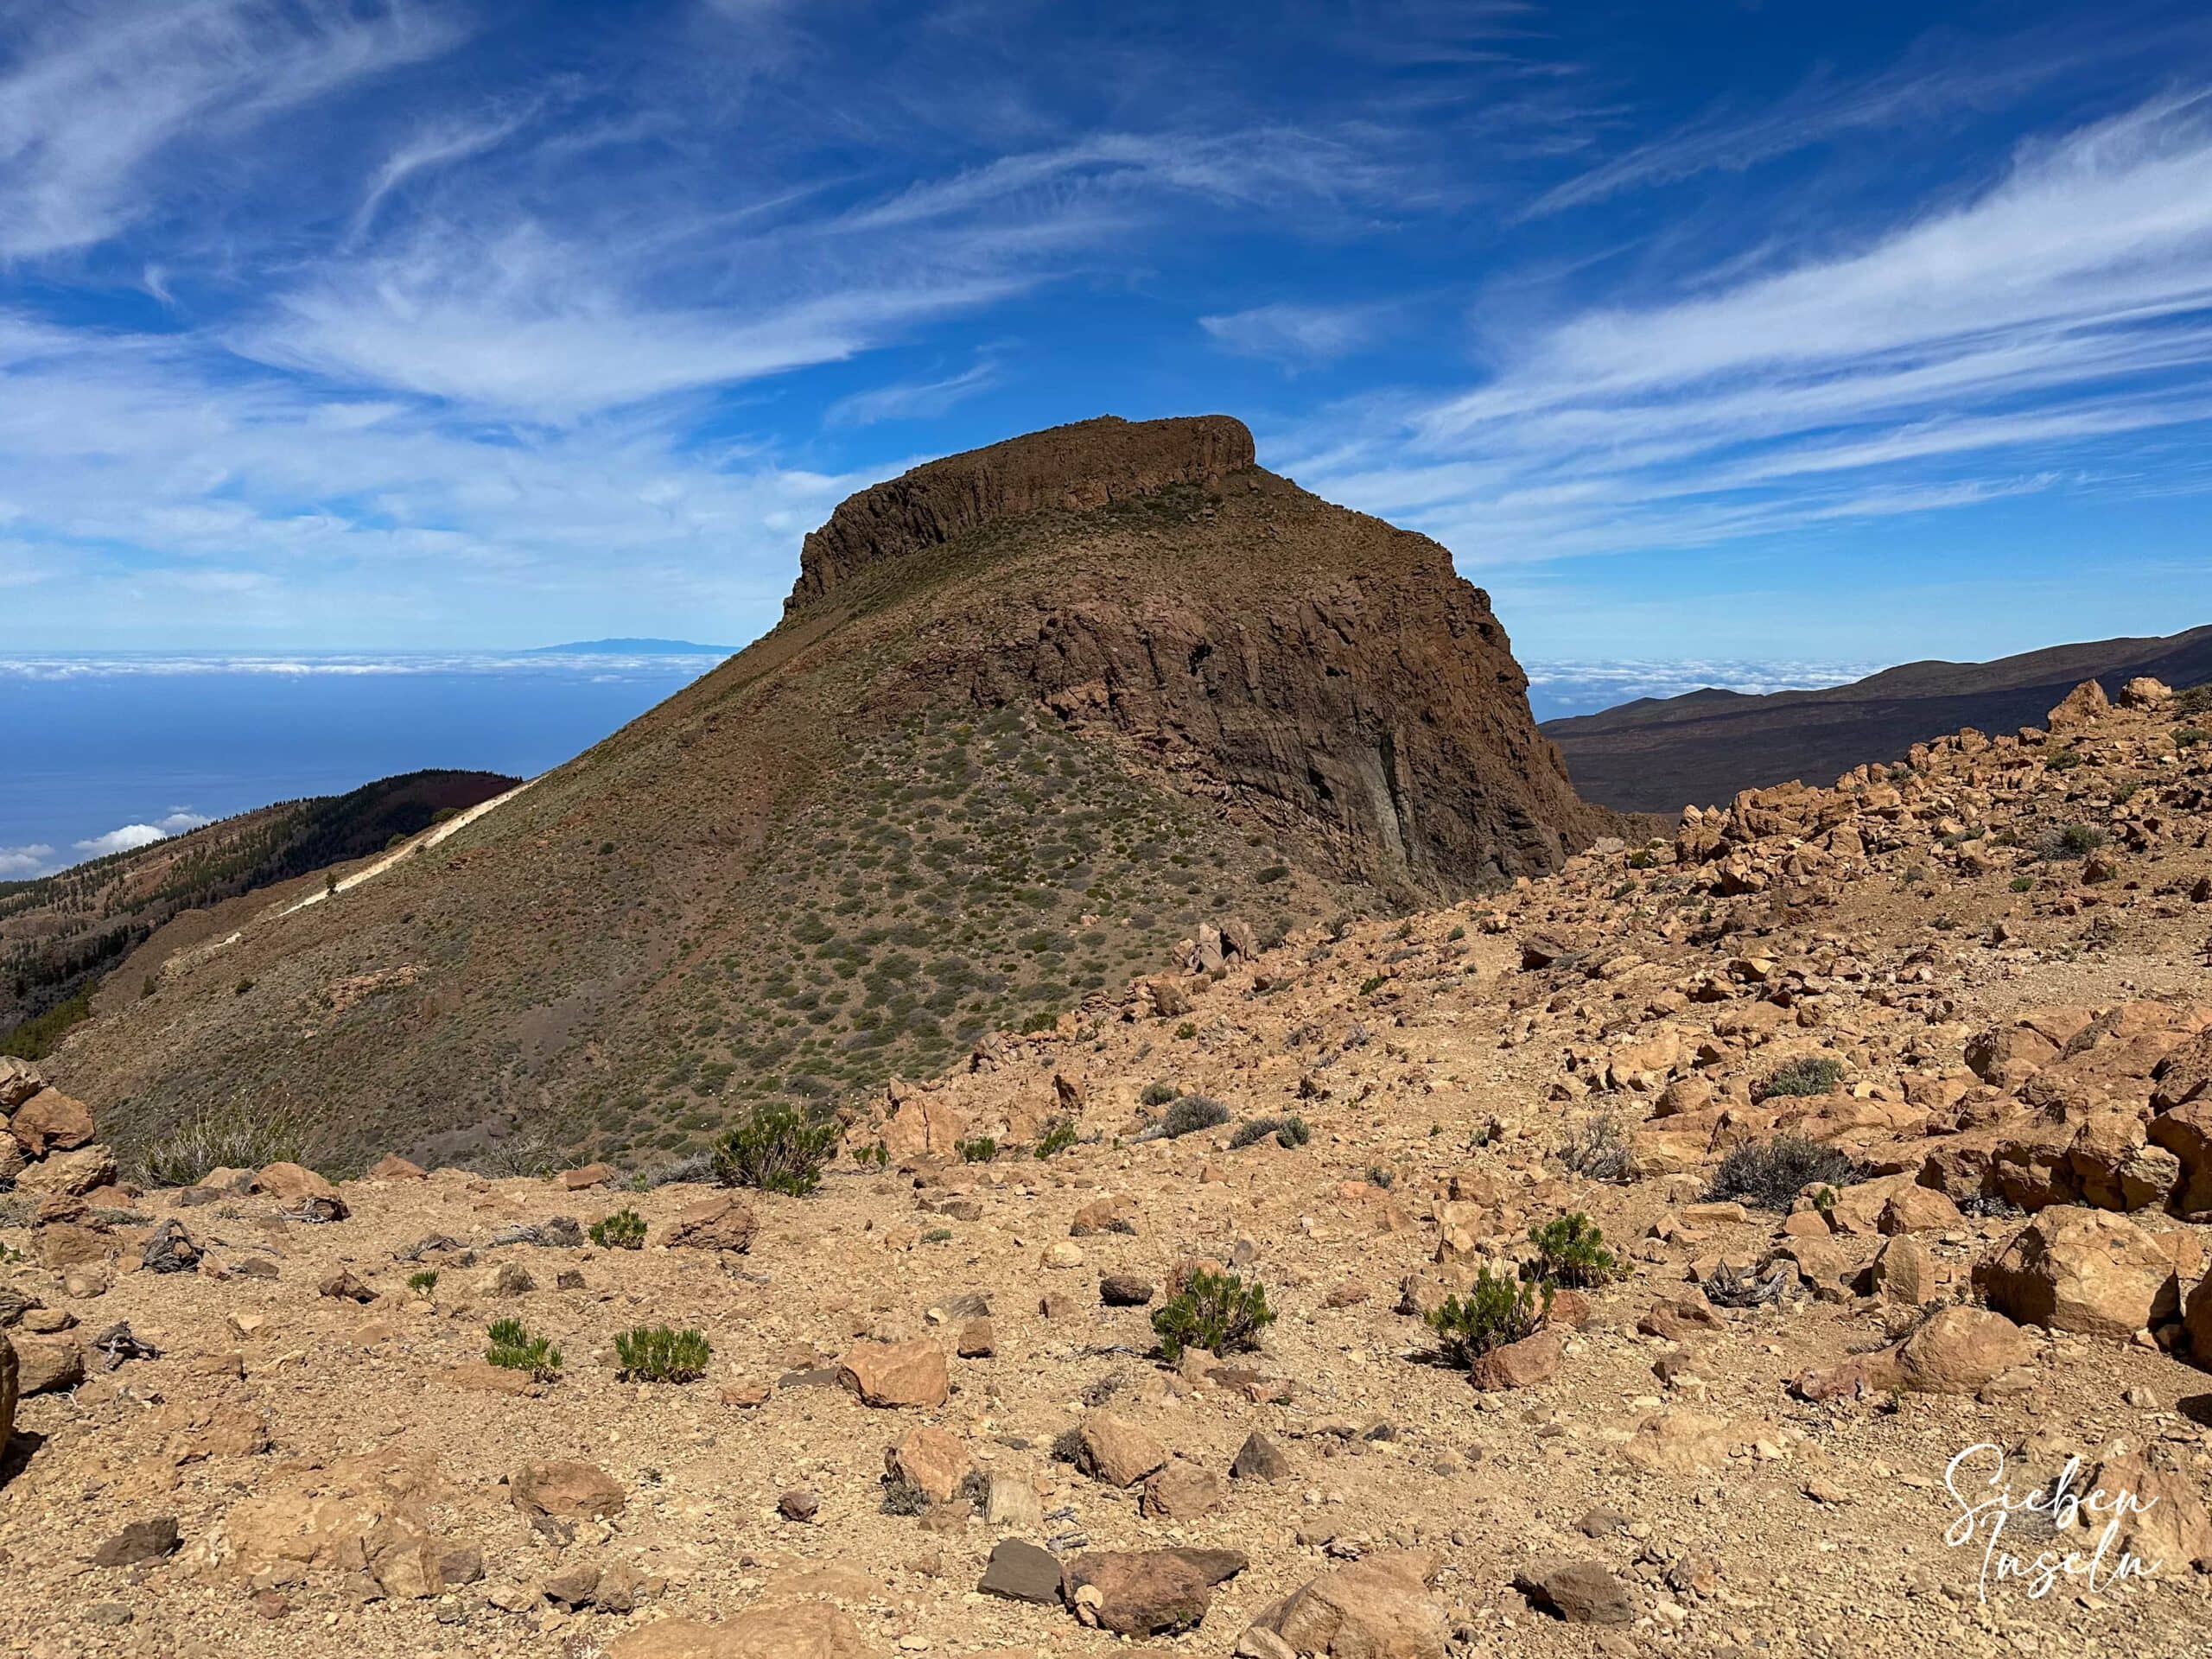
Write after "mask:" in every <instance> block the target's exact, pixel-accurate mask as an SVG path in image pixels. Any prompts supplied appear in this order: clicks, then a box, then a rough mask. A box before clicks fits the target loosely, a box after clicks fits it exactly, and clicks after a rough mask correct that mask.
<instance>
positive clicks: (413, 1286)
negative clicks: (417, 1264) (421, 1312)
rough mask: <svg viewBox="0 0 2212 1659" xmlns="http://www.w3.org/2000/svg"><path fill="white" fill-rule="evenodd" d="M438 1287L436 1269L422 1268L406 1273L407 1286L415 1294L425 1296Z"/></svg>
mask: <svg viewBox="0 0 2212 1659" xmlns="http://www.w3.org/2000/svg"><path fill="white" fill-rule="evenodd" d="M437 1287H438V1270H437V1269H436V1268H418V1269H417V1270H416V1271H415V1272H413V1273H410V1274H408V1275H407V1288H408V1289H410V1290H411V1291H413V1292H414V1293H415V1294H416V1295H417V1296H427V1295H429V1294H430V1293H431V1292H432V1291H434V1290H435V1289H436V1288H437Z"/></svg>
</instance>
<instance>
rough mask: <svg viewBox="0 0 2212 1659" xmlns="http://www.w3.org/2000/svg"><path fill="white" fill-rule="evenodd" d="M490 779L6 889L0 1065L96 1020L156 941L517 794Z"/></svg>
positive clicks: (218, 827) (314, 805)
mask: <svg viewBox="0 0 2212 1659" xmlns="http://www.w3.org/2000/svg"><path fill="white" fill-rule="evenodd" d="M516 782H517V780H516V779H512V778H503V777H501V776H499V774H498V773H496V772H444V771H429V772H407V773H404V774H403V775H402V776H399V777H397V778H382V779H378V780H377V781H376V782H374V783H372V784H364V785H362V786H361V787H360V788H359V789H357V790H353V791H350V792H349V793H347V794H344V795H326V796H316V797H314V798H309V799H306V800H298V801H284V802H280V803H279V804H277V805H274V806H266V807H262V808H259V809H257V810H254V811H251V812H242V813H239V814H238V816H237V817H229V818H225V819H223V820H221V821H220V822H219V823H211V824H207V825H204V826H203V827H201V828H200V829H194V830H193V831H191V832H190V833H189V834H188V835H182V836H173V837H171V838H170V839H168V840H166V841H159V842H155V843H154V844H153V845H152V846H150V847H141V848H137V849H133V850H132V851H130V852H125V853H114V854H111V855H109V856H107V857H105V858H96V859H93V860H92V861H89V862H87V863H84V864H79V865H76V866H74V867H73V868H69V869H67V870H63V871H60V872H59V873H58V874H54V875H49V876H42V877H41V878H39V879H38V880H32V881H7V882H0V1054H22V1055H27V1056H30V1057H32V1058H35V1057H36V1056H37V1055H38V1054H40V1053H42V1052H45V1050H47V1049H48V1048H49V1047H51V1046H52V1045H53V1044H54V1041H56V1040H58V1039H59V1038H60V1034H61V1033H62V1032H63V1031H64V1030H66V1029H67V1027H69V1026H71V1025H73V1024H74V1023H76V1021H77V1020H80V1019H83V1018H84V1017H85V1016H86V1014H87V1013H88V1012H89V1005H90V1000H91V997H92V991H93V988H94V987H95V986H97V985H98V984H99V981H100V979H101V978H102V976H105V974H107V973H108V972H109V971H110V970H111V969H113V968H114V967H115V966H116V965H117V964H118V963H121V962H122V961H123V960H124V958H125V957H128V956H130V953H131V952H132V951H134V950H137V948H138V947H139V946H140V945H141V944H143V943H144V942H145V941H146V939H147V938H149V937H150V936H151V935H152V934H153V933H154V932H155V931H156V930H157V929H159V928H161V927H162V925H164V924H166V923H168V922H169V921H170V920H171V919H172V918H175V917H176V916H178V915H180V914H181V913H182V912H186V911H188V910H200V909H207V908H209V907H211V906H215V905H219V904H221V903H223V902H224V901H225V900H226V899H234V898H236V897H238V895H239V894H241V893H252V892H255V891H257V890H258V889H261V888H264V887H271V886H274V885H276V884H277V883H279V882H283V881H288V880H293V879H295V878H296V877H299V876H302V875H307V874H312V873H314V872H315V871H318V870H321V869H324V868H327V867H328V866H330V865H333V864H339V863H343V862H345V861H347V860H349V859H356V858H361V857H365V855H368V854H370V853H374V852H380V851H382V850H383V849H384V848H385V846H386V845H387V844H389V843H390V842H391V841H393V840H394V839H395V838H398V837H404V836H412V835H416V834H417V833H419V832H420V831H422V830H423V829H427V828H429V825H430V824H431V823H433V822H435V820H436V819H437V818H438V817H441V816H442V815H444V814H447V813H452V812H457V811H461V810H466V809H467V808H468V807H472V806H474V805H475V804H477V803H478V802H479V801H485V800H489V799H490V798H492V797H493V796H494V795H498V794H500V793H502V792H504V791H507V790H510V789H512V788H513V787H514V786H515V784H516Z"/></svg>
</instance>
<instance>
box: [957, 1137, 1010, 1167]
mask: <svg viewBox="0 0 2212 1659" xmlns="http://www.w3.org/2000/svg"><path fill="white" fill-rule="evenodd" d="M952 1149H953V1150H954V1151H955V1152H957V1153H958V1154H960V1161H961V1162H962V1163H963V1164H988V1163H989V1162H990V1161H991V1160H992V1159H994V1158H995V1157H997V1156H998V1155H999V1143H998V1141H996V1140H995V1139H994V1138H993V1137H991V1136H990V1135H977V1136H976V1138H975V1139H974V1140H972V1141H954V1142H953V1143H952Z"/></svg>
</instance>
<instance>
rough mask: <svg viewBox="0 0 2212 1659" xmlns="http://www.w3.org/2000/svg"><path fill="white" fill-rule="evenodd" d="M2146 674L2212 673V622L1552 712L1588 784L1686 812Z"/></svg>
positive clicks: (2180, 685)
mask: <svg viewBox="0 0 2212 1659" xmlns="http://www.w3.org/2000/svg"><path fill="white" fill-rule="evenodd" d="M2138 676H2147V677H2151V678H2152V679H2157V680H2161V681H2164V683H2167V684H2169V685H2171V686H2173V687H2175V688H2176V689H2177V690H2183V689H2186V688H2188V687H2190V686H2196V685H2201V684H2202V683H2205V682H2206V681H2208V680H2212V626H2207V627H2201V628H2192V629H2190V630H2189V631H2188V632H2185V633H2176V634H2170V635H2167V636H2165V637H2164V638H2160V639H2100V640H2096V641H2094V642H2091V643H2088V644H2084V645H2053V646H2051V647H2050V648H2049V649H2047V650H2044V651H2031V652H2022V653H2021V654H2019V655H2018V656H2015V657H2004V658H1998V659H1997V660H1996V661H1994V662H1987V663H1947V662H1924V663H1906V664H1903V665H1902V666H1900V667H1897V668H1891V669H1885V670H1884V671H1882V672H1881V673H1879V674H1874V675H1870V676H1868V677H1866V679H1863V680H1855V681H1853V683H1850V684H1848V685H1836V686H1829V687H1827V689H1825V690H1818V691H1777V692H1775V693H1774V694H1772V695H1771V696H1744V695H1742V694H1741V693H1738V692H1734V691H1723V690H1714V689H1712V688H1707V690H1702V691H1692V692H1689V693H1687V694H1686V695H1684V696H1679V697H1641V698H1638V699H1637V701H1636V702H1624V703H1623V704H1621V706H1620V707H1619V708H1618V709H1605V711H1604V712H1603V713H1600V714H1595V715H1575V716H1573V717H1572V718H1569V719H1564V720H1552V721H1545V722H1544V725H1543V728H1542V730H1543V733H1544V735H1545V736H1547V737H1548V738H1550V739H1551V740H1552V741H1554V743H1556V744H1558V746H1559V748H1560V753H1562V754H1563V755H1565V756H1566V758H1567V767H1568V769H1569V770H1570V771H1571V772H1573V776H1574V782H1575V785H1576V787H1577V788H1578V789H1580V791H1581V792H1582V793H1583V794H1584V795H1585V796H1586V797H1587V798H1590V799H1591V800H1593V801H1602V802H1604V803H1605V804H1606V805H1608V806H1611V807H1616V808H1618V809H1619V810H1623V811H1629V812H1666V813H1674V812H1679V811H1680V810H1681V809H1682V808H1683V807H1684V806H1687V805H1689V804H1693V803H1695V804H1700V805H1707V804H1713V803H1715V802H1719V801H1726V800H1728V799H1730V798H1732V797H1733V796H1734V795H1735V793H1736V792H1737V791H1738V790H1743V789H1763V788H1764V787H1766V786H1767V785H1770V784H1779V783H1786V782H1789V780H1791V779H1802V780H1803V781H1805V782H1807V783H1812V784H1826V783H1829V782H1832V781H1833V780H1834V779H1836V778H1838V777H1840V775H1841V774H1843V773H1844V772H1848V771H1849V770H1850V769H1851V768H1852V767H1853V766H1864V765H1866V764H1868V763H1870V762H1876V761H1895V760H1903V759H1904V753H1905V751H1906V750H1908V749H1910V747H1912V746H1913V745H1914V744H1916V743H1924V742H1927V741H1929V740H1931V739H1934V738H1936V737H1940V736H1942V734H1945V733H1947V732H1955V731H1959V730H1961V729H1963V728H1974V730H1977V731H1984V732H2012V731H2017V730H2018V729H2019V728H2021V727H2023V726H2028V725H2032V724H2034V723H2035V722H2036V721H2039V720H2041V719H2042V718H2043V715H2044V710H2046V709H2049V708H2050V706H2051V705H2052V704H2053V703H2055V702H2057V701H2058V700H2059V699H2060V698H2061V697H2063V696H2065V695H2066V694H2067V692H2068V691H2069V690H2071V689H2072V688H2073V687H2075V686H2076V685H2079V684H2080V683H2082V681H2084V680H2091V679H2094V680H2097V681H2099V682H2101V683H2102V684H2103V685H2104V688H2105V690H2107V692H2108V693H2114V694H2116V693H2117V692H2118V691H2119V690H2120V687H2121V686H2122V685H2124V684H2126V682H2127V681H2129V680H2131V679H2133V678H2135V677H2138Z"/></svg>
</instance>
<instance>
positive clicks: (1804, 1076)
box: [1751, 1054, 1843, 1100]
mask: <svg viewBox="0 0 2212 1659" xmlns="http://www.w3.org/2000/svg"><path fill="white" fill-rule="evenodd" d="M1842 1081H1843V1062H1842V1061H1841V1060H1839V1059H1836V1058H1833V1057H1832V1056H1829V1055H1827V1054H1807V1055H1803V1056H1802V1057H1801V1058H1797V1059H1794V1060H1792V1061H1790V1062H1789V1064H1788V1065H1784V1066H1783V1067H1781V1068H1780V1069H1779V1070H1777V1071H1772V1072H1770V1073H1769V1074H1768V1076H1767V1077H1766V1080H1765V1081H1764V1082H1763V1083H1761V1084H1759V1086H1758V1088H1756V1089H1754V1090H1751V1098H1752V1099H1754V1100H1785V1099H1795V1098H1796V1097H1798V1096H1804V1095H1825V1094H1827V1092H1828V1091H1829V1090H1832V1089H1834V1087H1835V1086H1836V1084H1839V1083H1841V1082H1842Z"/></svg>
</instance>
